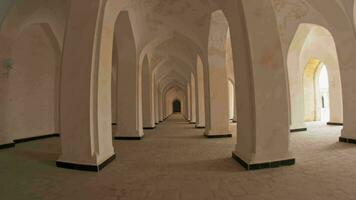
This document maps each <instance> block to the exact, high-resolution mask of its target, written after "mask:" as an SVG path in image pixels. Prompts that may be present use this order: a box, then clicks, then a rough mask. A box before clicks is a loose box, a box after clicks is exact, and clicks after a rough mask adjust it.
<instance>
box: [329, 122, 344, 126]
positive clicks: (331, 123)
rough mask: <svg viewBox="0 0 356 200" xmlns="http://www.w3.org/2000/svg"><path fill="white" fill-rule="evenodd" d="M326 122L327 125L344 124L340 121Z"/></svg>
mask: <svg viewBox="0 0 356 200" xmlns="http://www.w3.org/2000/svg"><path fill="white" fill-rule="evenodd" d="M326 124H327V125H329V126H343V125H344V124H343V123H340V122H328V123H326Z"/></svg>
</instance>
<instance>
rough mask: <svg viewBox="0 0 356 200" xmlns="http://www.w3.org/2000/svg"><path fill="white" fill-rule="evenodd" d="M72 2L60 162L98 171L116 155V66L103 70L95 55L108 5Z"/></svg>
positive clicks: (62, 98) (65, 59)
mask: <svg viewBox="0 0 356 200" xmlns="http://www.w3.org/2000/svg"><path fill="white" fill-rule="evenodd" d="M70 7H71V9H70V14H69V20H68V24H67V29H66V31H67V32H66V40H65V44H64V50H63V61H62V71H61V78H62V80H61V95H60V110H61V115H60V116H61V120H60V131H61V155H60V157H59V159H58V161H57V166H58V167H65V168H74V169H83V170H92V171H98V170H100V169H101V168H102V167H104V166H105V165H106V164H107V163H108V162H109V161H111V160H112V159H113V158H114V157H115V154H114V148H113V145H112V130H111V129H112V128H111V81H103V79H105V80H106V79H107V77H109V80H110V77H111V66H110V65H109V66H100V67H101V68H100V70H98V67H99V66H98V64H97V63H96V62H95V59H94V58H93V55H96V53H94V52H93V50H94V51H95V50H96V49H95V48H94V46H95V45H96V44H95V42H97V40H95V38H96V37H98V36H99V35H96V30H97V29H100V28H101V27H100V26H99V24H100V21H101V19H100V18H99V19H98V18H97V17H98V16H101V15H100V14H99V12H102V10H101V8H102V5H101V1H96V0H77V1H72V2H71V6H70ZM83 23H85V26H83ZM78 27H81V28H80V29H78ZM83 33H86V34H83ZM99 37H100V36H99ZM93 60H94V61H93Z"/></svg>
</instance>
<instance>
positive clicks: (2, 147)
mask: <svg viewBox="0 0 356 200" xmlns="http://www.w3.org/2000/svg"><path fill="white" fill-rule="evenodd" d="M13 147H15V143H13V142H12V143H8V144H0V149H8V148H13Z"/></svg>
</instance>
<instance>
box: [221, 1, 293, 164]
mask: <svg viewBox="0 0 356 200" xmlns="http://www.w3.org/2000/svg"><path fill="white" fill-rule="evenodd" d="M233 4H234V5H231V6H230V7H231V8H233V10H230V11H229V12H228V13H229V15H228V16H229V19H232V20H231V21H230V31H231V36H232V47H233V49H239V50H240V51H239V52H238V53H237V51H234V54H233V59H234V68H235V80H236V83H237V85H236V87H235V90H236V94H237V96H238V101H237V112H238V114H239V118H238V126H237V138H238V139H237V144H236V148H235V151H234V152H233V157H234V158H235V159H236V160H237V161H238V162H240V163H241V164H242V165H243V166H244V167H246V168H247V169H248V170H253V169H261V168H271V167H280V166H286V165H292V164H294V163H295V159H294V158H293V157H292V155H291V153H290V152H289V119H288V118H289V115H288V91H287V83H286V76H287V74H286V70H285V69H286V68H285V66H284V60H283V53H282V47H281V41H280V38H279V31H278V27H277V23H276V19H275V14H274V10H273V7H272V2H271V1H270V0H261V1H250V0H242V1H235V2H233ZM255 13H259V14H258V15H255ZM247 38H248V39H247ZM265 38H268V40H266V39H265ZM251 55H253V56H251Z"/></svg>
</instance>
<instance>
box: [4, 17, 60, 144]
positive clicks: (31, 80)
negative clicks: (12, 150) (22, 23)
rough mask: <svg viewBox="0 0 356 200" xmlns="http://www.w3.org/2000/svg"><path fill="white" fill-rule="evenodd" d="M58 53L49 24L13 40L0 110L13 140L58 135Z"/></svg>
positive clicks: (40, 25)
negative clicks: (1, 109) (2, 105)
mask: <svg viewBox="0 0 356 200" xmlns="http://www.w3.org/2000/svg"><path fill="white" fill-rule="evenodd" d="M60 51H61V50H60V48H59V44H58V41H57V39H56V38H55V36H54V33H53V32H52V29H51V27H50V26H49V24H44V23H37V24H32V25H30V26H28V27H26V28H25V29H24V30H23V31H22V32H21V33H20V34H19V35H18V37H17V38H16V40H15V42H14V44H13V46H12V57H11V58H9V60H11V68H9V71H8V73H7V78H8V82H9V89H8V91H9V92H8V95H9V96H8V103H7V105H6V107H5V108H4V111H3V112H6V113H7V114H6V122H5V124H6V129H7V130H6V131H7V132H8V133H11V134H12V135H13V139H15V141H16V140H18V139H24V138H31V137H37V136H42V135H49V134H54V133H56V134H57V133H58V132H59V64H60V56H61V55H60Z"/></svg>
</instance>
